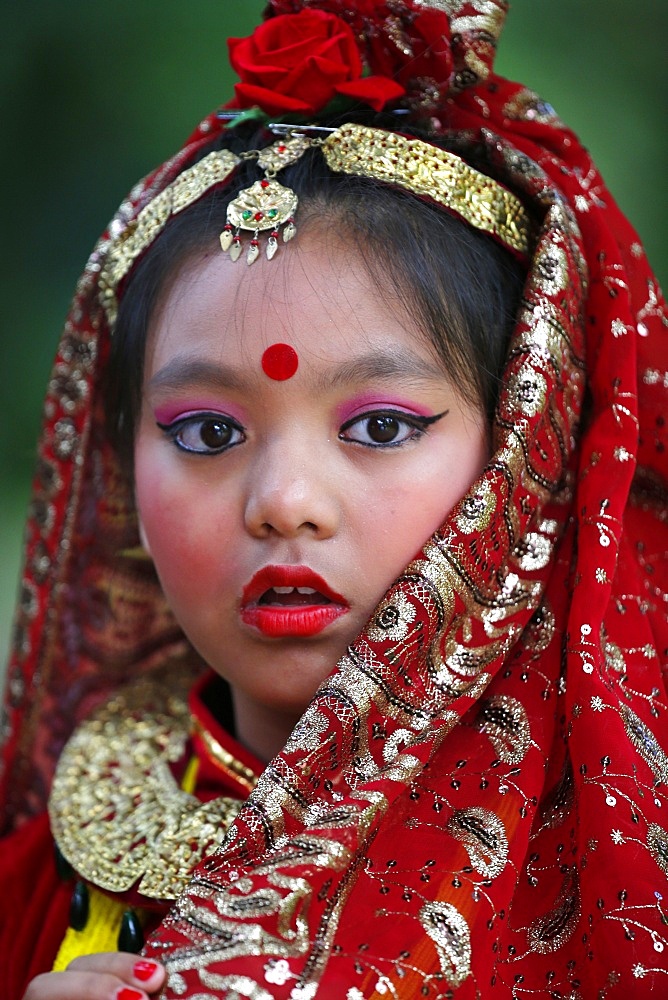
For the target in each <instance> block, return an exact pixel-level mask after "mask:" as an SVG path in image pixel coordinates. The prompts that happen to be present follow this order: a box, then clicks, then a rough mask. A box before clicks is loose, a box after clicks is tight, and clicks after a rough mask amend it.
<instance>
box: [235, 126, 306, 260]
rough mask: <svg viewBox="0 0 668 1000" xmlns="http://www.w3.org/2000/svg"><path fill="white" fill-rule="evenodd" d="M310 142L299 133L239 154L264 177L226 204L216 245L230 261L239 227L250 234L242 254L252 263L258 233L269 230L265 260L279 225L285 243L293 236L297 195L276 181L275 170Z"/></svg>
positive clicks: (238, 251) (292, 160)
mask: <svg viewBox="0 0 668 1000" xmlns="http://www.w3.org/2000/svg"><path fill="white" fill-rule="evenodd" d="M312 144H313V143H312V140H311V139H310V138H309V137H308V136H307V135H306V134H304V133H299V134H296V135H292V136H289V137H286V138H283V139H280V140H279V141H278V142H275V143H274V144H273V145H272V146H268V147H267V148H266V149H260V150H251V151H249V152H248V153H242V154H241V159H242V160H250V159H255V160H257V162H258V164H259V166H260V167H261V168H262V169H263V170H264V177H263V179H262V180H259V181H256V182H255V183H254V184H252V185H251V187H249V188H245V189H244V190H243V191H241V192H240V193H239V194H238V195H237V197H236V198H234V199H233V200H232V201H231V202H230V204H229V205H228V207H227V224H226V226H225V228H224V229H223V231H222V233H221V234H220V245H221V247H222V248H223V250H224V251H229V254H230V257H231V258H232V260H238V259H239V257H240V256H241V251H242V239H241V230H245V231H247V232H250V233H252V234H253V236H252V239H251V241H250V243H249V246H248V253H247V255H246V260H247V262H248V263H249V264H253V263H254V262H255V261H256V260H257V258H258V257H259V255H260V241H259V234H260V233H261V232H266V231H267V230H270V235H269V239H268V241H267V248H266V255H267V258H268V259H269V260H271V259H272V257H274V255H275V253H276V251H277V250H278V240H279V236H280V227H281V226H283V227H284V228H283V241H284V242H285V243H287V242H288V241H289V240H291V239H292V238H293V237H294V236H295V235H296V233H297V228H296V226H295V220H294V215H295V212H296V211H297V205H298V204H299V198H298V197H297V195H296V194H295V192H294V191H293V190H292V189H291V188H287V187H284V186H283V185H282V184H279V183H278V181H277V180H276V179H275V178H276V174H277V173H278V171H279V170H283V169H284V168H285V167H288V166H290V164H291V163H296V161H297V160H299V159H300V158H301V157H302V156H303V155H304V153H305V152H306V150H307V149H308V148H309V147H310V146H311V145H312Z"/></svg>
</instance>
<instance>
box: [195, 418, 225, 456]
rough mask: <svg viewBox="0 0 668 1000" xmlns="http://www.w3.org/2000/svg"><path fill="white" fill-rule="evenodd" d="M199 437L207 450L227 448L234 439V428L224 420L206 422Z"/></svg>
mask: <svg viewBox="0 0 668 1000" xmlns="http://www.w3.org/2000/svg"><path fill="white" fill-rule="evenodd" d="M199 436H200V439H201V441H202V444H203V445H206V447H207V448H213V449H218V448H225V447H226V446H227V445H228V444H229V443H230V440H231V438H232V427H231V426H230V425H229V424H228V423H225V421H224V420H204V421H202V424H201V426H200V432H199Z"/></svg>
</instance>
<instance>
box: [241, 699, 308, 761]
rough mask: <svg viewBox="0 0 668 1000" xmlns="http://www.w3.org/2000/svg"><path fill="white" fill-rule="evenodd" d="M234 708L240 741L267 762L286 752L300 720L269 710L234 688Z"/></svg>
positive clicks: (286, 713)
mask: <svg viewBox="0 0 668 1000" xmlns="http://www.w3.org/2000/svg"><path fill="white" fill-rule="evenodd" d="M232 705H233V708H234V723H235V730H236V734H235V735H236V738H237V740H238V741H239V743H241V744H242V745H243V746H245V747H246V748H247V749H248V750H250V751H251V752H252V753H254V754H255V756H256V757H258V758H259V759H260V760H261V761H263V762H264V763H267V762H268V761H270V760H271V759H272V758H273V757H275V756H276V754H277V753H278V752H279V751H280V750H282V749H283V747H284V746H285V744H286V743H287V740H288V737H289V736H290V734H291V733H292V730H293V729H294V727H295V725H296V724H297V721H298V719H299V717H300V715H299V714H294V713H292V712H280V711H277V710H276V708H273V707H272V708H269V707H268V706H266V705H262V704H261V703H258V702H256V701H254V700H253V699H252V698H249V697H248V695H246V694H245V693H244V692H243V691H236V690H234V689H232Z"/></svg>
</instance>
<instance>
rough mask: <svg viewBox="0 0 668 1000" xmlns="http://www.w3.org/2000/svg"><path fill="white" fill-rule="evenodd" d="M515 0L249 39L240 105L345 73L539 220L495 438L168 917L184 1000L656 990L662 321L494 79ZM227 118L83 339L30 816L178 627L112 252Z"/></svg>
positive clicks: (47, 603) (82, 315) (599, 197)
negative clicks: (158, 213)
mask: <svg viewBox="0 0 668 1000" xmlns="http://www.w3.org/2000/svg"><path fill="white" fill-rule="evenodd" d="M505 10H506V4H505V2H503V0H488V2H480V0H432V2H427V0H406V2H401V0H386V2H375V0H358V2H357V3H354V4H344V3H339V2H338V0H322V2H313V3H310V2H308V0H303V2H299V0H274V2H273V3H271V4H270V7H269V11H268V19H267V21H266V22H265V24H264V25H263V26H262V27H261V28H260V29H258V30H257V31H256V32H255V33H254V35H253V36H252V38H251V39H250V40H241V41H239V40H235V41H233V42H232V43H231V54H232V60H233V64H234V66H235V68H236V69H237V70H238V72H239V73H240V76H241V83H240V84H239V85H238V87H237V93H236V98H235V101H234V102H233V104H234V105H235V106H236V107H238V108H245V107H247V106H249V105H251V104H253V105H260V107H264V109H265V110H266V111H267V113H270V114H277V113H279V112H281V113H290V112H293V113H303V114H307V115H312V114H314V115H317V114H318V113H320V112H321V111H322V107H323V106H324V104H327V103H328V102H330V101H341V100H346V99H350V98H355V99H357V100H361V101H366V102H367V103H369V104H370V105H371V106H375V105H378V106H380V105H382V104H386V103H387V102H388V101H389V102H390V103H391V106H393V107H398V108H402V109H407V110H409V111H410V112H411V113H412V114H418V115H421V116H422V117H424V116H428V117H429V118H430V119H432V122H436V123H438V125H439V127H440V128H442V129H443V130H444V131H446V130H447V131H448V132H455V133H457V134H458V137H459V142H460V145H461V146H462V147H466V146H467V145H469V146H470V147H471V148H474V147H476V148H478V149H479V148H481V147H482V148H484V149H485V150H486V157H487V162H488V164H489V172H490V174H492V175H493V176H494V177H496V178H497V179H498V180H499V181H501V182H502V183H503V184H504V185H505V186H507V187H508V188H510V189H511V190H512V191H514V192H515V193H516V194H517V195H519V196H520V197H521V198H522V200H523V201H524V203H525V204H526V205H528V206H531V208H532V210H533V212H534V214H535V216H536V218H537V219H538V220H539V223H540V228H539V233H538V236H537V239H536V245H535V250H534V252H533V256H532V260H531V266H530V271H529V277H528V280H527V285H526V289H525V295H524V299H523V303H522V306H521V310H520V313H519V316H518V321H517V325H516V328H515V331H514V334H513V337H512V340H511V344H510V348H509V353H508V360H507V365H506V369H505V372H504V376H503V380H504V382H503V390H502V393H501V398H500V402H499V406H498V411H497V415H496V419H495V423H494V451H493V456H492V459H491V461H490V463H489V466H488V467H487V469H486V471H485V472H484V473H483V475H482V476H481V477H480V479H478V480H477V481H476V483H474V485H473V486H472V487H471V489H470V490H469V492H468V493H467V495H466V496H465V497H464V498H463V500H462V501H461V502H460V503H459V505H458V506H457V507H456V509H455V510H454V511H452V513H451V514H450V515H449V516H448V517H447V519H446V521H445V523H444V525H443V527H442V529H441V530H440V531H439V532H438V533H437V535H435V536H434V537H433V538H432V539H431V540H429V542H428V543H427V544H426V545H425V547H424V550H423V552H422V553H421V555H420V557H419V558H417V559H416V560H415V561H414V562H413V563H411V565H410V566H408V567H407V569H406V571H405V573H404V574H403V575H402V577H401V578H400V579H399V581H398V582H397V583H396V585H395V586H394V587H393V588H392V589H391V590H390V591H389V592H388V594H387V595H386V597H385V599H384V600H383V602H382V603H381V605H380V607H379V608H378V609H377V611H376V613H375V615H374V617H373V618H372V620H371V621H370V623H369V624H368V626H367V628H366V629H365V631H364V632H363V634H362V635H361V636H360V637H359V638H358V640H357V641H356V643H355V644H354V645H353V646H352V647H351V649H350V650H349V652H348V654H347V655H346V656H345V657H344V659H343V660H342V661H341V662H340V663H339V665H338V667H337V668H336V669H335V670H334V671H333V673H332V674H331V676H330V677H329V679H328V680H327V681H326V682H325V683H324V684H323V686H322V687H321V688H320V690H319V692H318V693H317V695H316V696H315V698H314V700H313V702H312V704H311V706H310V707H309V709H308V710H307V712H306V714H305V715H304V717H303V719H302V721H301V722H300V723H299V724H298V726H297V729H296V730H295V733H294V735H293V737H292V738H291V739H290V741H289V742H288V744H287V746H286V747H285V749H284V751H283V752H282V753H281V754H279V756H278V757H277V758H275V760H274V761H272V763H271V764H270V765H269V766H268V767H267V769H266V770H265V772H264V774H263V775H262V778H261V780H260V783H259V785H258V787H257V789H256V790H255V792H254V793H253V795H252V796H251V798H250V800H249V801H248V803H247V805H246V806H245V807H244V809H243V810H242V812H241V813H240V815H239V817H238V819H237V820H236V822H235V823H234V825H233V827H232V828H231V830H230V833H229V835H228V838H227V841H226V843H225V845H224V846H223V848H222V849H221V850H219V851H218V852H217V853H216V854H215V855H214V856H212V857H211V858H209V859H208V860H206V861H205V862H203V863H202V864H201V865H200V866H199V868H198V869H197V871H196V872H195V876H194V878H193V880H192V882H191V884H190V886H189V887H188V889H187V891H186V892H185V893H184V894H183V896H182V897H181V898H180V899H179V900H178V902H177V903H176V905H175V906H174V908H173V910H172V913H171V915H170V916H169V917H168V918H167V920H166V921H165V922H164V923H163V925H162V926H161V928H160V929H159V931H158V932H157V934H156V935H154V937H153V938H152V940H151V941H150V942H149V945H148V949H147V950H148V952H149V953H150V954H151V955H153V956H155V957H156V958H158V959H160V960H161V961H163V962H165V963H166V965H167V967H168V970H169V974H170V978H169V986H168V987H167V989H166V991H165V994H164V995H165V996H166V997H182V996H200V997H203V996H212V995H216V996H254V997H258V998H260V997H262V998H264V997H271V996H273V997H286V998H287V997H290V998H291V1000H306V998H311V997H316V996H320V997H333V996H340V997H344V996H345V997H347V998H348V1000H361V998H363V997H372V996H374V997H375V996H402V997H409V996H410V997H413V996H425V997H430V996H431V997H437V996H438V997H445V996H451V995H454V993H455V992H456V994H457V996H461V997H476V996H485V997H487V996H496V995H497V994H498V995H499V996H515V995H517V996H520V995H523V994H525V993H534V994H540V995H552V996H572V997H580V996H581V997H594V996H600V997H611V998H612V997H614V996H628V995H633V996H634V997H640V996H644V995H649V993H650V992H652V991H655V992H654V995H658V993H660V991H661V989H662V988H663V984H664V981H665V976H666V974H667V972H668V963H667V962H666V958H665V955H666V953H667V952H666V950H665V949H666V948H668V934H667V933H666V923H667V922H668V917H666V915H665V910H664V908H663V898H662V892H663V890H662V887H663V886H664V885H665V876H666V874H668V819H667V818H666V810H667V809H668V797H667V796H666V793H665V782H666V780H668V756H667V755H666V753H667V750H668V732H666V725H665V721H664V720H665V713H666V708H667V705H666V686H665V680H664V671H665V668H666V656H667V649H668V623H667V618H666V601H667V580H666V565H667V564H668V562H667V560H666V553H667V551H668V526H667V523H666V522H667V513H666V511H667V509H668V508H667V503H666V499H667V483H668V468H667V460H666V428H665V414H666V410H667V408H668V407H667V403H668V399H667V396H666V390H667V388H668V374H667V372H668V330H667V329H666V328H667V326H668V320H667V318H666V313H665V307H664V303H663V300H662V297H661V293H660V290H659V289H658V287H657V284H656V282H655V280H654V278H653V276H652V273H651V271H650V269H649V267H648V264H647V261H646V259H645V256H644V253H643V250H642V247H641V246H640V243H639V242H638V239H637V237H636V235H635V233H634V232H633V230H632V229H631V228H630V226H629V225H628V223H627V222H626V220H625V219H624V218H623V217H622V215H621V214H620V212H619V211H618V209H617V208H616V206H615V204H614V202H613V200H612V198H611V196H610V194H609V193H608V191H607V190H606V188H605V185H604V184H603V181H602V180H601V178H600V176H599V175H598V173H597V171H596V168H595V167H594V165H593V164H592V162H591V160H590V158H589V156H588V155H587V153H586V151H585V150H584V149H583V148H582V146H581V145H580V143H579V142H578V140H577V138H576V137H575V136H574V135H573V134H572V133H571V132H570V131H568V130H567V129H566V128H565V127H564V126H563V125H562V124H561V122H560V121H559V120H558V119H557V118H556V116H555V114H554V112H553V111H552V110H551V109H550V108H549V107H548V106H546V105H545V104H544V103H543V102H542V101H540V99H539V98H538V97H537V96H536V95H535V94H533V93H532V92H530V91H528V90H526V89H525V88H523V87H521V86H519V85H517V84H514V83H510V82H508V81H506V80H503V79H501V78H499V77H497V76H495V75H494V73H493V70H492V59H493V55H494V50H495V45H496V40H497V38H498V35H499V32H500V28H501V26H502V22H503V18H504V15H505ZM286 17H287V18H291V19H292V20H291V21H290V22H289V23H288V22H286V21H285V20H284V19H285V18H286ZM295 18H297V19H298V23H299V25H300V26H301V29H303V32H302V33H301V34H294V32H293V30H292V27H291V26H294V24H295V23H297V22H295V20H294V19H295ZM301 29H300V30H301ZM353 42H354V47H352V43H353ZM315 82H317V83H318V85H319V86H321V88H322V89H321V91H320V92H319V93H318V95H317V96H316V97H314V92H313V87H312V84H314V83H315ZM267 94H269V95H270V96H269V97H267ZM300 101H301V102H302V104H304V105H306V106H304V107H302V106H301V105H299V102H300ZM309 102H310V103H309ZM316 105H317V106H316ZM220 127H221V126H220V124H219V122H218V119H216V117H215V116H211V117H210V118H209V119H207V120H206V121H205V122H203V123H202V125H200V127H199V129H198V130H197V132H196V133H195V135H194V136H193V137H192V139H191V140H190V143H189V144H188V145H187V146H186V147H185V148H184V149H183V150H182V151H181V153H179V154H178V155H177V156H176V157H175V158H174V159H173V160H172V161H170V162H168V163H167V164H165V165H164V166H163V167H162V168H160V170H158V171H157V172H156V173H155V174H153V175H152V176H151V177H149V178H148V180H147V181H146V182H145V183H144V184H143V185H140V186H139V187H138V188H137V189H135V190H134V191H133V192H132V194H131V196H130V198H129V200H128V201H127V202H126V203H124V205H123V206H122V207H121V210H120V213H119V215H118V216H117V218H116V219H115V220H114V222H113V223H112V225H111V227H110V230H109V232H108V233H107V234H105V236H104V237H103V239H102V241H101V243H100V244H99V246H98V247H97V248H96V250H95V252H94V254H93V256H92V257H91V260H90V261H89V264H88V267H87V269H86V271H85V273H84V276H83V278H82V280H81V283H80V286H79V289H78V292H77V297H76V299H75V302H74V306H73V310H72V313H71V316H70V319H69V322H68V326H67V329H66V331H65V335H64V337H63V340H62V342H61V347H60V352H59V355H58V359H57V362H56V366H55V369H54V373H53V376H52V380H51V382H50V385H49V394H48V396H47V403H46V411H45V413H46V419H45V428H44V434H43V438H42V443H41V450H40V465H39V469H38V476H37V479H36V482H35V498H34V505H33V516H32V520H31V524H30V530H29V535H28V543H27V562H26V575H25V579H24V590H23V602H22V608H21V612H20V615H19V619H18V629H17V635H16V644H15V651H14V656H13V660H12V664H11V667H10V673H9V689H8V702H7V713H8V714H7V720H8V721H7V725H6V733H7V741H6V745H5V753H4V766H5V771H4V786H3V787H4V797H5V803H6V809H7V816H8V818H9V820H10V821H13V822H14V821H18V820H20V819H21V818H22V817H24V816H25V815H26V813H27V812H30V811H33V810H35V809H37V808H39V807H40V806H41V805H42V804H43V802H44V796H45V793H46V789H47V786H48V784H49V780H50V777H51V773H52V770H53V766H54V762H55V758H56V757H57V755H58V752H59V750H60V747H61V746H62V742H63V739H64V738H65V737H66V736H67V734H68V733H69V731H70V730H71V729H72V727H73V726H74V724H75V723H76V721H77V720H78V719H80V718H81V717H82V716H83V715H84V714H85V713H86V711H87V710H88V709H89V707H90V706H91V704H93V703H94V702H95V701H97V700H99V699H100V698H101V696H102V695H103V694H105V693H107V692H109V691H110V690H112V689H113V688H114V687H115V686H116V685H117V684H118V682H119V681H120V680H122V679H124V678H126V677H128V676H130V675H134V674H135V673H136V671H137V669H139V668H142V669H144V668H145V669H155V670H159V669H160V666H161V664H162V663H164V662H165V661H166V660H167V659H168V658H169V657H170V656H173V655H175V654H176V653H178V652H179V651H180V650H181V649H182V648H183V639H182V637H181V635H180V633H179V631H178V628H177V627H176V625H175V624H174V622H173V620H172V618H171V615H170V613H169V611H168V609H167V608H166V606H165V604H164V601H163V600H162V598H161V595H160V592H159V590H158V588H157V585H156V583H155V581H154V579H153V577H152V576H151V575H150V573H149V572H148V571H146V570H145V569H144V568H143V566H141V565H137V564H136V562H134V561H133V560H132V558H131V557H130V556H128V555H127V550H128V549H131V547H132V546H133V545H134V544H135V541H136V535H135V526H134V520H133V509H132V500H131V495H130V492H129V489H128V485H127V483H126V482H125V481H124V480H123V478H122V476H121V474H120V473H119V471H118V467H117V464H116V460H115V456H114V454H113V452H112V450H111V447H110V445H109V444H108V442H107V441H106V440H105V438H104V433H103V419H102V413H101V411H100V404H99V393H98V385H99V380H100V377H101V373H102V371H103V368H104V363H105V359H106V355H107V351H108V330H107V326H106V317H105V313H104V310H103V308H102V306H101V304H100V299H99V295H98V292H99V289H98V275H99V272H100V268H101V267H102V266H103V264H104V260H105V254H106V250H107V247H108V243H109V240H110V238H114V237H115V236H116V235H117V234H118V233H119V232H121V231H122V230H123V229H124V227H126V226H127V225H128V223H129V222H130V220H132V219H133V218H134V217H135V216H136V214H137V213H138V211H139V210H141V208H142V207H143V206H144V205H146V204H148V203H149V202H150V201H151V199H152V198H153V197H154V196H155V194H156V193H157V192H158V191H160V190H161V189H163V188H164V187H165V185H166V184H168V183H169V182H170V181H171V180H173V178H174V177H175V176H176V175H177V174H178V173H179V172H180V170H181V169H182V168H183V166H184V165H187V163H189V162H191V161H192V159H193V156H195V155H196V153H197V152H198V151H199V150H200V149H201V148H204V147H206V145H207V144H208V143H209V142H210V140H211V136H212V134H213V133H215V132H216V130H218V129H220ZM124 553H125V554H124Z"/></svg>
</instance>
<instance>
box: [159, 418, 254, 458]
mask: <svg viewBox="0 0 668 1000" xmlns="http://www.w3.org/2000/svg"><path fill="white" fill-rule="evenodd" d="M158 427H159V428H160V430H162V431H164V433H165V434H166V435H167V437H168V438H169V439H170V440H172V441H173V442H174V444H175V445H176V446H177V448H180V449H181V451H189V452H193V453H195V454H197V455H218V454H220V453H221V452H224V451H228V449H230V448H234V447H235V446H236V445H238V444H242V443H243V442H244V441H245V440H246V438H245V435H244V430H243V428H242V427H240V426H239V424H238V423H237V422H236V421H235V420H232V419H231V417H222V416H218V414H208V413H195V414H192V415H191V416H187V417H183V418H181V419H180V420H175V421H174V423H172V424H160V423H159V424H158Z"/></svg>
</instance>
